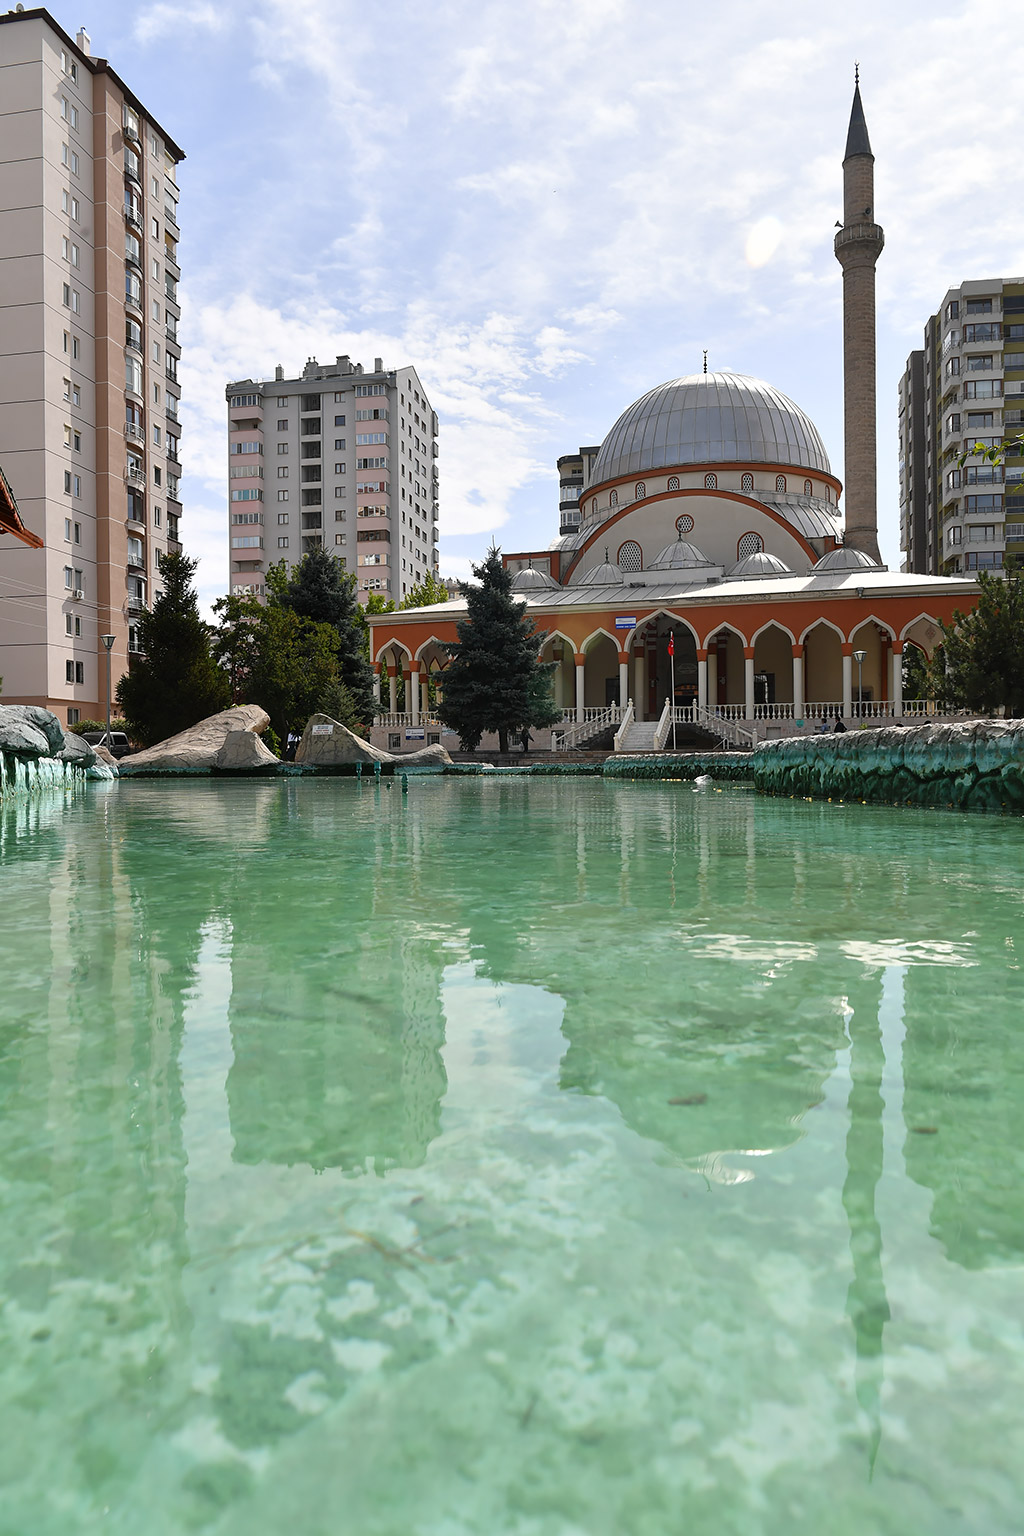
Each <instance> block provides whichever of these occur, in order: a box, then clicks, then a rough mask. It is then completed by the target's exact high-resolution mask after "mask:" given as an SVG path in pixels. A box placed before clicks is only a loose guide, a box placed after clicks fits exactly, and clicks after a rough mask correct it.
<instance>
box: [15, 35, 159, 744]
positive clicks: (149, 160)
mask: <svg viewBox="0 0 1024 1536" xmlns="http://www.w3.org/2000/svg"><path fill="white" fill-rule="evenodd" d="M0 78H2V79H3V82H4V92H3V101H4V107H3V111H4V116H3V118H2V124H3V126H2V129H0V166H2V172H3V174H2V177H0V258H2V268H3V274H4V275H3V283H4V297H3V303H4V310H3V313H4V322H3V327H2V329H0V374H2V387H0V446H2V448H3V453H4V469H5V471H6V474H7V476H8V478H9V480H10V483H11V486H12V488H13V490H14V494H15V495H16V496H17V499H18V504H19V506H20V509H21V516H22V518H23V520H24V522H25V524H26V526H27V528H28V529H29V530H30V532H31V533H33V534H35V535H36V538H37V540H42V543H43V545H45V548H42V547H38V548H37V547H30V546H26V545H24V544H21V545H19V544H15V545H13V547H11V545H12V541H10V540H4V541H3V543H4V548H3V555H2V559H3V566H2V572H0V597H2V598H3V601H2V603H0V675H3V677H4V689H5V698H6V699H7V700H8V701H9V702H10V703H33V704H43V705H45V707H46V708H47V709H51V710H53V711H54V712H55V713H56V714H57V715H58V717H59V718H60V719H61V720H62V721H67V722H68V723H69V724H73V723H74V722H75V721H77V720H79V719H81V718H84V717H87V716H90V715H97V714H102V712H103V707H104V702H105V699H104V695H105V688H106V668H105V665H103V664H102V662H101V658H102V657H103V656H104V655H105V652H104V651H103V648H102V646H101V644H100V641H99V636H100V635H101V634H104V633H106V634H113V635H114V636H115V643H114V648H113V652H112V656H113V670H112V681H113V682H114V683H116V682H117V680H118V679H119V677H120V676H121V674H122V673H123V672H124V670H125V668H126V667H127V665H128V657H129V653H130V652H131V650H132V649H133V648H134V643H135V621H136V616H137V614H138V613H139V612H140V611H141V610H142V609H144V608H145V607H146V605H147V603H148V602H149V601H150V600H151V598H152V596H153V585H154V583H155V582H156V580H157V571H158V561H159V557H160V554H161V553H162V552H163V551H164V550H166V549H173V548H175V547H176V546H177V539H178V517H179V514H180V512H181V506H180V501H179V492H178V477H179V473H180V466H179V460H178V437H179V431H180V428H179V421H178V397H179V394H180V388H179V384H178V358H179V354H180V348H179V346H178V340H177V329H178V315H179V309H178V293H177V284H178V277H179V271H178V265H177V261H178V214H177V208H178V188H177V184H176V171H175V168H176V166H177V163H178V161H179V160H181V159H182V152H181V150H180V149H179V148H178V147H177V145H176V144H175V143H174V142H173V141H172V140H171V139H169V138H168V137H167V135H166V134H165V133H164V132H163V130H162V129H161V128H160V126H159V125H158V124H157V122H156V121H155V119H154V118H153V117H152V116H151V115H150V114H149V113H148V112H147V110H146V109H145V108H144V107H143V105H142V103H141V102H140V100H139V99H138V97H137V96H135V95H134V93H133V92H132V91H131V90H130V89H129V87H128V86H127V85H126V84H125V83H124V81H123V80H121V79H120V78H119V76H118V75H116V74H115V73H114V71H113V69H112V68H111V67H110V65H109V64H108V63H107V61H106V60H105V59H94V58H93V57H92V54H91V51H90V44H89V38H88V36H87V34H86V33H85V31H84V30H82V31H80V32H79V33H78V36H77V38H76V39H72V38H70V37H69V36H68V35H67V34H66V33H65V32H63V31H62V30H61V28H60V27H59V26H58V25H57V23H56V22H55V21H54V20H53V19H52V18H51V17H50V16H49V15H48V13H47V12H46V11H44V10H30V11H24V10H22V9H21V7H19V8H18V10H17V11H14V10H11V11H8V12H7V13H6V15H0Z"/></svg>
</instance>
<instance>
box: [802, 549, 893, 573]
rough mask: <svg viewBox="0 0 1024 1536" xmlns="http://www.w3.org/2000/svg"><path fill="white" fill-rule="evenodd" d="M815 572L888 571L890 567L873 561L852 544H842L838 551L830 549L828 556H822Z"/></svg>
mask: <svg viewBox="0 0 1024 1536" xmlns="http://www.w3.org/2000/svg"><path fill="white" fill-rule="evenodd" d="M814 570H815V571H886V570H888V566H886V565H881V564H880V563H879V562H878V561H877V560H872V558H871V556H870V555H866V554H865V553H864V551H863V550H862V549H854V548H853V546H852V545H851V544H840V545H839V548H838V549H830V550H829V552H828V554H827V555H822V557H821V559H820V560H818V561H817V562H816V563H815V565H814Z"/></svg>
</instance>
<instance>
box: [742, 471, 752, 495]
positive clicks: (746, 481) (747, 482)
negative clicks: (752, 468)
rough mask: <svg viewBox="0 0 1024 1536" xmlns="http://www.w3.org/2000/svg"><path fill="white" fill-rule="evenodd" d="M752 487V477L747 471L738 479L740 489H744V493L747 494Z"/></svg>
mask: <svg viewBox="0 0 1024 1536" xmlns="http://www.w3.org/2000/svg"><path fill="white" fill-rule="evenodd" d="M753 489H754V477H753V475H752V474H750V473H749V471H748V472H747V474H745V475H744V476H743V478H742V479H741V480H740V490H741V491H745V492H746V494H747V495H748V496H749V495H750V493H751V491H752V490H753Z"/></svg>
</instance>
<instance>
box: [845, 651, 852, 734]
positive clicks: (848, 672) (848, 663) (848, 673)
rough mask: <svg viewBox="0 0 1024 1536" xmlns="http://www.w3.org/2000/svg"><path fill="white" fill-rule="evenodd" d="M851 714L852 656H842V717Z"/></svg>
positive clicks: (847, 717)
mask: <svg viewBox="0 0 1024 1536" xmlns="http://www.w3.org/2000/svg"><path fill="white" fill-rule="evenodd" d="M852 714H853V657H852V656H844V657H843V719H844V720H849V718H850V716H851V715H852Z"/></svg>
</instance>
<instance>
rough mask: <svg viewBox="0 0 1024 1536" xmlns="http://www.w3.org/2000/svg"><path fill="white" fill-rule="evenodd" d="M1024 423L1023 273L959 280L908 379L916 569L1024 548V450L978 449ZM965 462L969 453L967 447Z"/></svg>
mask: <svg viewBox="0 0 1024 1536" xmlns="http://www.w3.org/2000/svg"><path fill="white" fill-rule="evenodd" d="M1022 429H1024V277H1013V278H982V279H976V280H974V281H971V282H967V283H961V284H960V286H959V288H950V289H949V291H948V292H947V293H946V295H945V297H944V299H943V300H942V303H941V305H940V306H939V309H938V311H937V312H936V313H935V314H934V315H932V316H931V318H930V319H929V321H928V323H927V325H926V326H925V328H924V347H923V348H921V349H920V350H919V351H916V352H912V353H911V354H910V356H909V358H908V359H907V367H906V371H905V373H904V375H903V378H902V379H901V380H900V525H901V541H902V545H903V548H904V550H905V551H906V557H907V559H906V566H907V570H908V571H927V572H937V571H941V572H943V573H944V574H946V575H955V574H957V573H959V572H961V571H965V572H971V571H978V570H999V569H1001V568H1002V564H1003V555H1004V554H1005V553H1009V554H1017V555H1019V554H1024V485H1022V471H1021V467H1020V459H1021V455H1020V453H1019V452H1018V451H1010V452H1008V453H1007V456H1006V465H1005V468H1004V466H1003V465H1001V464H989V463H988V462H987V461H986V459H985V458H984V456H983V455H979V454H975V453H970V452H969V450H970V449H971V448H973V447H974V446H975V445H976V444H978V443H983V444H984V445H985V447H987V448H995V447H998V446H999V444H1001V443H1002V441H1003V439H1004V437H1011V438H1012V437H1016V436H1017V435H1018V433H1020V432H1021V430H1022ZM965 453H966V454H967V458H966V460H965V462H964V463H963V464H961V462H960V460H961V458H962V457H963V455H964V454H965Z"/></svg>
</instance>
